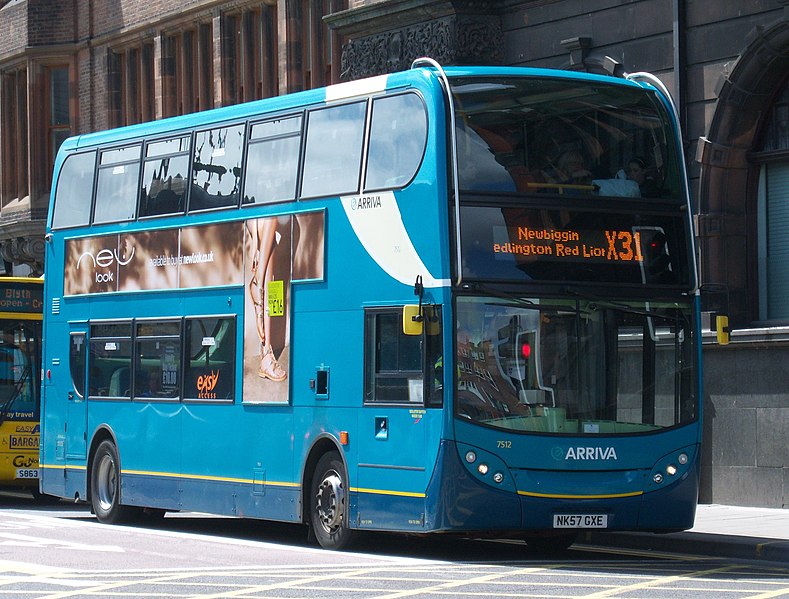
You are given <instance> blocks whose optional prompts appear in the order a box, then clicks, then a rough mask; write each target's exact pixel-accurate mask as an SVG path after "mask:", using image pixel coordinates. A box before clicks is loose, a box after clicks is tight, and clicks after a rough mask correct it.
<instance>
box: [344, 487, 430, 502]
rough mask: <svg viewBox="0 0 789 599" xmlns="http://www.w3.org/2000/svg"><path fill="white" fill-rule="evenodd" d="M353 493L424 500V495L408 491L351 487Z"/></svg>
mask: <svg viewBox="0 0 789 599" xmlns="http://www.w3.org/2000/svg"><path fill="white" fill-rule="evenodd" d="M351 491H353V492H355V493H370V494H372V495H394V496H396V497H417V498H419V499H424V498H425V497H426V495H425V494H424V493H410V492H408V491H387V490H385V489H361V488H359V487H351Z"/></svg>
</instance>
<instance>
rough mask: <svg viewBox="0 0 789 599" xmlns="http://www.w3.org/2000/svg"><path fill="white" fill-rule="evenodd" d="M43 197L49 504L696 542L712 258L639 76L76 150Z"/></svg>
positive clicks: (324, 111)
mask: <svg viewBox="0 0 789 599" xmlns="http://www.w3.org/2000/svg"><path fill="white" fill-rule="evenodd" d="M636 167H640V169H641V172H636ZM53 189H54V191H53V194H52V206H51V210H50V216H49V223H48V232H47V248H46V252H47V254H46V276H45V280H46V299H45V302H46V308H45V317H44V323H45V326H44V328H45V331H44V332H45V339H46V344H45V354H44V361H45V363H44V370H45V375H44V381H43V395H44V397H43V402H44V404H43V405H44V418H43V421H42V452H41V459H42V464H41V467H42V473H43V474H42V490H43V491H44V492H45V493H47V494H51V495H56V496H60V497H67V498H71V499H77V500H81V501H89V502H90V503H91V505H92V508H93V511H94V512H95V514H96V516H97V518H98V519H99V520H100V521H102V522H110V523H112V522H119V521H122V520H126V519H129V518H133V517H136V516H138V515H140V514H141V513H143V512H147V513H154V514H163V513H164V512H166V511H168V510H198V511H202V512H210V513H216V514H227V515H235V516H243V517H251V518H263V519H270V520H277V521H285V522H297V523H304V524H307V525H309V526H310V527H311V529H312V531H313V532H314V535H315V537H317V540H318V541H319V542H320V544H321V545H322V546H324V547H327V548H335V549H336V548H342V547H345V546H347V544H348V543H349V542H350V541H351V540H352V539H353V537H354V536H355V535H357V533H358V532H359V531H399V532H403V533H428V532H442V533H457V534H463V535H468V536H471V535H486V536H501V537H517V538H523V539H527V541H528V542H530V543H532V544H533V546H540V545H565V546H566V545H568V544H569V543H571V542H572V541H573V539H574V538H575V535H577V533H578V532H579V531H581V530H585V529H605V530H649V531H670V530H681V529H686V528H689V527H691V526H692V524H693V519H694V513H695V505H696V499H697V487H698V478H699V443H700V434H701V427H700V420H701V402H700V397H701V395H700V384H701V383H700V354H699V349H700V343H699V322H698V320H699V319H698V293H697V275H696V268H695V263H694V255H695V253H694V238H693V231H692V220H691V210H690V204H689V197H688V189H687V184H686V174H685V167H684V163H683V156H682V145H681V139H680V134H679V130H678V125H677V120H676V115H675V111H674V110H673V108H672V104H671V101H670V98H669V97H668V95H667V93H666V92H665V90H664V89H663V88H662V86H661V85H660V82H659V81H658V80H656V79H654V78H652V77H650V76H648V75H647V74H639V75H633V76H631V77H629V78H628V79H625V78H614V77H607V76H594V75H588V74H578V73H570V72H562V71H551V70H531V69H524V68H492V67H480V68H470V67H469V68H447V69H443V68H441V67H440V65H437V64H436V63H434V62H432V61H430V60H429V59H421V60H420V61H417V63H416V64H415V66H414V68H412V69H411V70H409V71H407V72H402V73H395V74H391V75H386V76H379V77H374V78H371V79H365V80H360V81H354V82H348V83H343V84H339V85H334V86H331V87H327V88H325V89H319V90H312V91H305V92H301V93H297V94H293V95H288V96H283V97H277V98H272V99H267V100H261V101H257V102H252V103H247V104H243V105H237V106H228V107H224V108H220V109H216V110H211V111H207V112H203V113H199V114H192V115H187V116H181V117H175V118H170V119H165V120H161V121H157V122H153V123H146V124H142V125H135V126H130V127H126V128H122V129H116V130H112V131H105V132H100V133H94V134H89V135H83V136H79V137H75V138H73V139H70V140H68V141H66V142H65V143H64V144H63V146H62V148H61V150H60V152H59V155H58V158H57V161H56V165H55V174H54V185H53Z"/></svg>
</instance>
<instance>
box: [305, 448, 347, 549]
mask: <svg viewBox="0 0 789 599" xmlns="http://www.w3.org/2000/svg"><path fill="white" fill-rule="evenodd" d="M310 524H311V526H312V530H313V532H314V533H315V538H317V539H318V543H320V545H321V547H323V548H324V549H333V550H339V549H344V548H346V547H348V546H349V545H350V544H351V542H352V540H353V538H354V536H355V534H354V531H353V530H351V529H350V528H348V477H347V476H346V474H345V466H344V465H343V463H342V459H341V458H340V454H339V453H337V452H336V451H332V452H329V453H327V454H324V455H323V456H322V457H321V459H320V460H318V465H317V466H316V467H315V473H314V476H313V477H312V487H311V491H310Z"/></svg>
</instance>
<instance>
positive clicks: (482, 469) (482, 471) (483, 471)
mask: <svg viewBox="0 0 789 599" xmlns="http://www.w3.org/2000/svg"><path fill="white" fill-rule="evenodd" d="M477 472H479V473H480V474H481V475H482V476H485V475H486V474H487V473H488V465H487V464H480V465H479V466H477Z"/></svg>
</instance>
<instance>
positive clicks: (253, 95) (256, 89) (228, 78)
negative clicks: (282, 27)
mask: <svg viewBox="0 0 789 599" xmlns="http://www.w3.org/2000/svg"><path fill="white" fill-rule="evenodd" d="M277 56H278V48H277V7H276V6H260V7H258V8H254V9H250V10H245V11H242V12H240V13H232V14H226V15H224V17H223V19H222V82H223V88H222V103H223V104H224V105H228V104H238V103H241V102H249V101H250V100H259V99H261V98H268V97H271V96H275V95H277Z"/></svg>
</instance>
